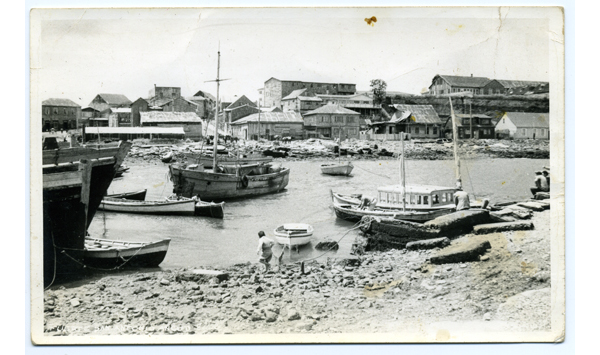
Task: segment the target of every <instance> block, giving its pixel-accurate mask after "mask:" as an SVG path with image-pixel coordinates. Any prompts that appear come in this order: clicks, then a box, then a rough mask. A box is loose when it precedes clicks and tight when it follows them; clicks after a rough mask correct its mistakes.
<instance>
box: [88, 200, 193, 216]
mask: <svg viewBox="0 0 600 355" xmlns="http://www.w3.org/2000/svg"><path fill="white" fill-rule="evenodd" d="M98 209H99V210H104V211H110V212H125V213H142V214H182V215H193V214H194V213H195V210H196V201H195V200H192V199H190V200H182V201H166V200H165V201H133V200H126V199H122V198H110V197H105V198H104V199H103V200H102V202H101V203H100V206H98Z"/></svg>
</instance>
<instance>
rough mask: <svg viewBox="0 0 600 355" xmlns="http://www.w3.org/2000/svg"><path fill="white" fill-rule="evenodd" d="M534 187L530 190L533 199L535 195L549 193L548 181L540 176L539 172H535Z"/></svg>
mask: <svg viewBox="0 0 600 355" xmlns="http://www.w3.org/2000/svg"><path fill="white" fill-rule="evenodd" d="M534 182H535V187H532V188H531V193H532V194H533V197H535V194H536V193H538V192H548V191H550V189H549V188H548V180H546V178H545V177H544V176H543V175H542V172H541V171H536V172H535V181H534Z"/></svg>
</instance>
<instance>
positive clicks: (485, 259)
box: [479, 255, 490, 261]
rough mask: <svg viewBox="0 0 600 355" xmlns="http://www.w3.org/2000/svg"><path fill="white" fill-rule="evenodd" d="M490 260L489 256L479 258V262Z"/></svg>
mask: <svg viewBox="0 0 600 355" xmlns="http://www.w3.org/2000/svg"><path fill="white" fill-rule="evenodd" d="M488 260H490V257H489V255H480V256H479V261H488Z"/></svg>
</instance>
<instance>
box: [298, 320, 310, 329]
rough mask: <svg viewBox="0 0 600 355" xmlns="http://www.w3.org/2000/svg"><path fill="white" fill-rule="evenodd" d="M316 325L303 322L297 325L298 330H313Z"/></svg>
mask: <svg viewBox="0 0 600 355" xmlns="http://www.w3.org/2000/svg"><path fill="white" fill-rule="evenodd" d="M313 325H314V321H307V322H301V323H298V324H297V325H296V329H298V330H311V329H312V327H313Z"/></svg>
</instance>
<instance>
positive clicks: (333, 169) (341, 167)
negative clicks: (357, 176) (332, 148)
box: [321, 127, 354, 176]
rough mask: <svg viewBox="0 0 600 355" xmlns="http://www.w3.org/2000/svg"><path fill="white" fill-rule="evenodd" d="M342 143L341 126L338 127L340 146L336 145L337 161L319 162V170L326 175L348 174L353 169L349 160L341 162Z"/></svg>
mask: <svg viewBox="0 0 600 355" xmlns="http://www.w3.org/2000/svg"><path fill="white" fill-rule="evenodd" d="M341 145H342V128H341V127H340V146H339V147H338V162H337V163H325V164H321V172H322V173H323V174H326V175H343V176H349V175H350V173H351V172H352V169H354V165H352V163H351V162H350V161H345V162H343V163H342V157H341V151H342V149H341Z"/></svg>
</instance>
